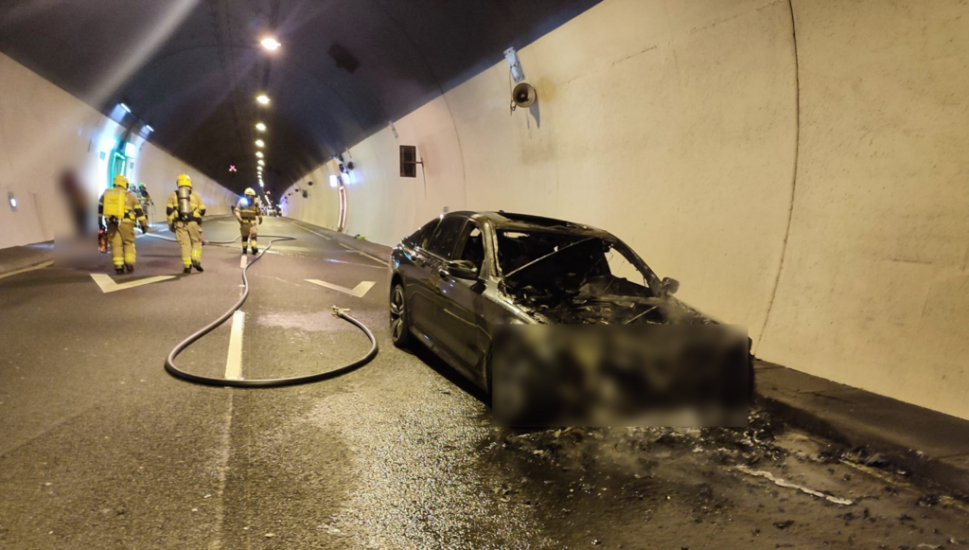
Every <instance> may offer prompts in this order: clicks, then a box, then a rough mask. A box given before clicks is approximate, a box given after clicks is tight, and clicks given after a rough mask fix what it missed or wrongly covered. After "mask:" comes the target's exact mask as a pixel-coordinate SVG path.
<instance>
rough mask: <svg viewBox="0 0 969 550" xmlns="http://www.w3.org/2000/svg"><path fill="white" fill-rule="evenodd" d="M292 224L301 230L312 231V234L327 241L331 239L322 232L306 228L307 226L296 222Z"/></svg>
mask: <svg viewBox="0 0 969 550" xmlns="http://www.w3.org/2000/svg"><path fill="white" fill-rule="evenodd" d="M294 225H295V226H296V227H298V228H300V229H302V230H303V231H306V232H307V233H312V234H314V235H316V236H317V237H323V238H324V239H326V240H328V241H332V240H333V239H331V238H330V237H327V236H326V235H324V234H322V233H317V232H316V231H313V230H312V229H307V228H305V227H303V226H302V225H300V224H298V223H297V224H294Z"/></svg>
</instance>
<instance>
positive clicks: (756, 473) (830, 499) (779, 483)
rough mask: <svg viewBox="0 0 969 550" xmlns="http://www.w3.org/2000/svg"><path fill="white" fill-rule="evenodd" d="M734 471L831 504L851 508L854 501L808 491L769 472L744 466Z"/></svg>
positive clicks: (812, 490) (811, 490)
mask: <svg viewBox="0 0 969 550" xmlns="http://www.w3.org/2000/svg"><path fill="white" fill-rule="evenodd" d="M736 469H737V470H738V471H740V472H743V473H745V474H747V475H751V476H757V477H762V478H765V479H767V480H769V481H771V482H772V483H774V485H777V486H778V487H785V488H788V489H796V490H798V491H801V492H802V493H806V494H809V495H811V496H814V497H818V498H823V499H825V500H827V501H828V502H833V503H835V504H841V505H843V506H851V505H852V504H854V501H852V500H851V499H846V498H838V497H835V496H832V495H830V494H826V493H822V492H821V491H815V490H814V489H809V488H807V487H804V486H801V485H798V484H796V483H791V482H790V481H785V480H783V479H780V478H777V477H774V475H773V474H771V473H770V472H765V471H763V470H751V469H750V468H748V467H746V466H744V465H740V466H737V467H736Z"/></svg>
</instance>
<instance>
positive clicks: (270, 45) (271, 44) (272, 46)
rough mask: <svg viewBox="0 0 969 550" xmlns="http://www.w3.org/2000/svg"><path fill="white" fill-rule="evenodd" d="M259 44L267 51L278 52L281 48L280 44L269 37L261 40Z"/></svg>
mask: <svg viewBox="0 0 969 550" xmlns="http://www.w3.org/2000/svg"><path fill="white" fill-rule="evenodd" d="M259 43H260V44H262V47H263V48H266V49H267V50H269V51H273V50H278V49H279V47H280V46H282V44H280V43H279V41H278V40H276V39H275V38H273V37H271V36H267V37H266V38H263V39H262V41H261V42H259Z"/></svg>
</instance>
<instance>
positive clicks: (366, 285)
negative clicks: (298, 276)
mask: <svg viewBox="0 0 969 550" xmlns="http://www.w3.org/2000/svg"><path fill="white" fill-rule="evenodd" d="M306 282H307V283H313V284H314V285H320V286H322V287H325V288H329V289H330V290H335V291H337V292H342V293H344V294H349V295H350V296H356V297H357V298H363V297H364V296H365V295H366V294H367V292H370V289H371V288H373V285H375V284H377V283H375V282H373V281H362V282H361V283H360V284H358V285H357V286H355V287H353V290H350V289H349V288H344V287H342V286H340V285H335V284H333V283H328V282H326V281H321V280H319V279H306Z"/></svg>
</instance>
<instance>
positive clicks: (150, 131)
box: [145, 124, 155, 134]
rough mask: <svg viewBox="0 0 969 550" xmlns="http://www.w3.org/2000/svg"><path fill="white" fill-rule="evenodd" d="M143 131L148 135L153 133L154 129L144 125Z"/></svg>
mask: <svg viewBox="0 0 969 550" xmlns="http://www.w3.org/2000/svg"><path fill="white" fill-rule="evenodd" d="M145 131H146V132H148V133H149V134H150V133H152V132H154V131H155V129H154V128H152V127H151V126H149V125H147V124H145Z"/></svg>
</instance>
